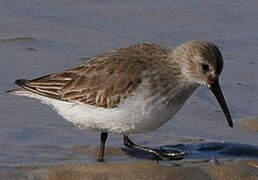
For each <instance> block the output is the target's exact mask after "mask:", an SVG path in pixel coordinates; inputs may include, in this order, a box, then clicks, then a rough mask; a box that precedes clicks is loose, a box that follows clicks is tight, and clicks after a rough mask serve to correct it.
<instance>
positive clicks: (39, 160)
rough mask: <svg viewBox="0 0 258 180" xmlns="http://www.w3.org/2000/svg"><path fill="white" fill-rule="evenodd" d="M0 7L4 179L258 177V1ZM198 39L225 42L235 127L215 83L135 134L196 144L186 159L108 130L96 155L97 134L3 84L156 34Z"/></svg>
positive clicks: (62, 0) (16, 1)
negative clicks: (159, 154) (100, 158)
mask: <svg viewBox="0 0 258 180" xmlns="http://www.w3.org/2000/svg"><path fill="white" fill-rule="evenodd" d="M239 9H241V11H239ZM0 11H1V16H0V25H1V31H0V77H1V80H0V89H1V94H0V112H1V113H0V179H1V180H2V179H4V180H5V179H6V180H9V179H11V180H12V179H15V180H16V179H64V180H65V179H257V177H258V174H257V170H258V165H257V158H258V141H257V139H258V133H257V132H258V112H257V107H258V96H257V89H258V83H257V77H258V71H257V69H258V63H257V59H258V53H257V52H258V49H257V48H258V36H257V29H258V24H257V23H256V22H257V19H258V2H257V1H255V0H250V1H240V0H229V1H221V2H215V1H206V0H200V1H198V2H195V3H193V2H190V1H180V2H179V1H135V0H133V1H128V2H126V3H125V2H122V1H121V2H120V1H105V2H104V1H98V0H96V1H87V2H86V1H82V0H74V1H67V0H59V1H51V0H45V1H34V0H28V1H26V2H24V1H20V0H12V1H5V2H3V3H1V6H0ZM192 39H202V40H206V41H211V42H214V43H215V44H217V45H218V47H219V48H220V49H221V51H222V54H223V57H224V69H223V72H222V75H221V79H220V82H221V86H222V90H223V92H224V95H225V98H226V100H227V103H228V106H229V109H230V111H231V114H232V117H233V121H234V128H233V129H232V128H229V127H228V126H227V123H226V120H225V117H224V115H223V112H222V111H221V110H220V108H219V106H218V104H217V102H216V101H215V99H214V98H213V97H212V96H210V94H209V92H208V90H207V88H199V89H198V90H197V91H196V92H195V93H194V95H193V96H192V97H191V98H190V99H189V101H188V102H187V103H186V104H185V105H184V107H183V108H182V110H180V112H179V113H178V114H177V115H176V116H175V117H174V118H173V120H171V121H170V122H168V123H167V124H165V125H164V126H162V127H161V128H160V129H158V130H156V131H154V132H151V133H148V134H144V135H132V136H131V138H132V139H133V140H134V141H135V142H136V143H138V144H140V145H144V146H148V147H153V148H161V147H162V148H163V149H168V150H169V149H171V148H175V147H176V148H179V149H181V150H187V151H189V152H190V153H189V154H188V155H187V156H186V157H185V158H184V159H183V160H180V161H166V160H165V161H159V162H157V161H156V160H153V157H152V156H151V155H147V154H145V153H140V152H137V151H133V150H130V149H127V148H124V147H123V145H122V143H121V138H120V137H119V136H118V135H112V134H110V136H109V138H108V140H107V149H106V156H105V159H106V162H105V163H103V164H100V163H96V162H95V159H96V156H97V153H98V145H99V134H98V133H91V132H83V131H81V130H78V129H77V128H76V127H74V126H73V125H71V124H70V123H68V122H66V121H65V120H63V119H62V118H61V117H60V116H59V115H57V114H56V112H54V111H53V110H52V109H51V108H50V107H48V106H46V105H43V104H41V103H39V102H38V101H36V100H33V99H29V98H23V97H16V96H11V95H8V94H5V93H2V92H4V91H5V90H8V89H13V88H17V87H16V86H15V85H14V84H13V82H14V81H15V79H19V78H27V79H31V78H36V77H39V76H43V75H46V74H49V73H52V72H57V71H61V70H64V69H67V68H70V67H73V66H76V65H78V64H80V63H82V62H83V61H84V60H87V59H88V58H89V57H94V56H95V55H98V54H101V53H103V52H106V51H110V50H113V49H117V48H119V47H126V46H128V45H130V44H134V43H138V42H146V41H148V42H154V43H158V44H161V45H164V46H167V47H171V48H173V47H176V46H177V45H179V44H181V43H183V42H185V41H188V40H192ZM177 144H179V145H177ZM174 145H176V146H174Z"/></svg>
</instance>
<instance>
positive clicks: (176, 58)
mask: <svg viewBox="0 0 258 180" xmlns="http://www.w3.org/2000/svg"><path fill="white" fill-rule="evenodd" d="M222 68H223V58H222V55H221V52H220V51H219V49H218V48H217V46H216V45H214V44H213V43H210V42H205V41H200V40H193V41H188V42H185V43H184V44H182V45H180V46H178V47H177V48H175V49H169V48H166V47H163V46H160V45H157V44H153V43H139V44H135V45H131V46H129V47H126V48H120V49H118V50H115V51H110V52H106V53H103V54H101V55H99V56H96V57H94V58H90V59H89V60H88V61H86V62H85V63H83V64H81V65H80V66H78V67H75V68H71V69H68V70H66V71H63V72H58V73H53V74H49V75H46V76H43V77H40V78H37V79H33V80H25V79H18V80H16V81H15V83H16V84H18V85H19V86H21V88H19V89H14V90H10V91H9V92H11V93H12V94H15V95H22V96H28V97H32V98H36V99H39V100H40V101H41V102H43V103H45V104H48V105H51V106H52V107H53V108H54V109H55V110H56V111H57V113H58V114H59V115H61V116H62V117H63V118H64V119H66V120H67V121H70V122H72V123H73V124H75V125H76V126H78V127H79V128H80V129H83V130H91V131H98V132H100V148H99V155H98V160H99V161H103V158H104V150H105V142H106V139H107V137H108V133H119V134H121V135H122V137H123V141H124V145H125V146H127V147H130V148H135V149H138V150H142V151H147V152H149V153H152V154H154V155H155V156H157V157H159V158H167V157H171V158H172V159H173V158H176V157H177V156H180V154H174V153H164V152H163V153H162V152H160V151H157V150H153V149H150V148H147V147H142V146H139V145H137V144H135V143H133V142H132V141H131V140H130V139H129V137H128V136H129V135H130V134H134V133H146V132H150V131H153V130H155V129H157V128H159V127H160V126H162V125H163V124H164V123H166V122H167V121H169V120H170V119H171V118H172V117H173V116H174V115H175V114H176V113H177V112H178V111H179V110H180V108H181V107H182V106H183V104H184V103H185V102H186V100H187V99H188V98H189V97H190V95H191V94H192V93H193V92H194V90H195V89H196V88H197V87H198V86H199V85H204V86H206V87H208V88H209V89H210V90H211V91H212V92H213V94H214V95H215V97H216V98H217V101H218V103H219V104H220V106H221V108H222V109H223V112H224V114H225V116H226V118H227V121H228V124H229V126H230V127H233V122H232V120H231V116H230V113H229V110H228V107H227V104H226V102H225V99H224V96H223V93H222V91H221V88H220V85H219V75H220V73H221V71H222Z"/></svg>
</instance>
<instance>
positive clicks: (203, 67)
mask: <svg viewBox="0 0 258 180" xmlns="http://www.w3.org/2000/svg"><path fill="white" fill-rule="evenodd" d="M202 70H203V71H204V72H207V71H209V70H210V67H209V65H208V64H202Z"/></svg>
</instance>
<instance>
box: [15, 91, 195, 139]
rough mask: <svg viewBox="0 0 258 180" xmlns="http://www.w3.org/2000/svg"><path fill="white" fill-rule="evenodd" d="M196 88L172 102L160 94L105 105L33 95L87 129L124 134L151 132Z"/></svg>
mask: <svg viewBox="0 0 258 180" xmlns="http://www.w3.org/2000/svg"><path fill="white" fill-rule="evenodd" d="M191 93H192V91H191V92H190V91H189V93H186V94H185V95H184V96H183V97H179V98H178V99H174V100H173V102H172V103H171V104H170V105H169V106H168V105H167V104H166V103H164V99H162V98H157V97H149V98H147V99H146V96H139V95H138V96H132V97H130V98H128V99H127V100H124V101H123V102H122V103H120V104H119V106H118V107H115V108H101V107H96V106H92V105H87V104H80V103H71V102H66V101H60V100H55V99H51V98H47V97H44V96H40V95H37V94H34V93H29V92H27V93H25V94H23V93H21V94H17V95H24V96H29V97H32V98H36V99H39V100H40V101H41V102H43V103H45V104H48V105H51V106H52V107H53V108H54V109H55V110H56V111H57V112H58V114H59V115H61V116H62V117H63V118H64V119H66V120H67V121H70V122H72V123H73V124H75V125H76V126H78V127H79V128H81V129H85V130H93V131H105V132H115V133H122V134H131V133H142V132H149V131H152V130H155V129H157V128H159V127H160V126H161V125H163V124H164V123H166V122H167V121H168V120H170V119H171V118H172V117H173V116H174V115H175V114H176V113H177V111H178V110H179V109H180V108H181V107H182V105H183V104H184V102H185V101H186V99H187V98H188V97H189V96H190V94H191Z"/></svg>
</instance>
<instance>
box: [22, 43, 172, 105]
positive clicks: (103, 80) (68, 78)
mask: <svg viewBox="0 0 258 180" xmlns="http://www.w3.org/2000/svg"><path fill="white" fill-rule="evenodd" d="M168 54H169V50H168V49H166V48H163V47H160V46H158V45H155V44H148V43H142V44H137V45H132V46H130V47H127V48H121V49H119V50H117V51H111V52H108V53H104V54H102V55H100V56H97V57H95V58H92V59H90V60H89V61H87V62H86V63H84V64H83V65H81V66H78V67H76V68H72V69H69V70H67V71H64V72H60V73H55V74H50V75H47V76H44V77H41V78H38V79H34V80H31V81H27V82H24V83H23V84H22V87H24V88H25V89H27V90H29V91H33V92H34V93H37V94H40V95H43V96H47V97H50V98H55V99H58V100H63V101H69V102H80V103H85V104H90V105H95V106H98V107H104V108H107V107H116V106H117V104H118V103H119V102H120V101H121V100H122V99H124V98H127V97H128V96H130V95H132V94H133V92H134V91H135V90H136V88H137V86H138V85H139V84H140V83H141V82H142V80H143V79H144V73H143V72H146V73H147V74H148V73H149V74H150V73H154V74H157V73H156V72H158V71H164V73H167V72H166V68H165V63H164V68H162V65H160V64H159V63H162V59H167V57H168ZM152 71H153V72H152ZM150 78H152V79H150V81H152V82H153V83H150V86H151V87H150V88H153V89H155V88H156V89H157V86H158V85H159V84H160V81H162V82H164V83H163V85H162V84H161V86H164V87H165V86H167V84H166V82H167V81H166V80H165V81H164V78H169V77H166V76H162V73H161V75H159V76H150ZM20 85H21V84H20Z"/></svg>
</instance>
